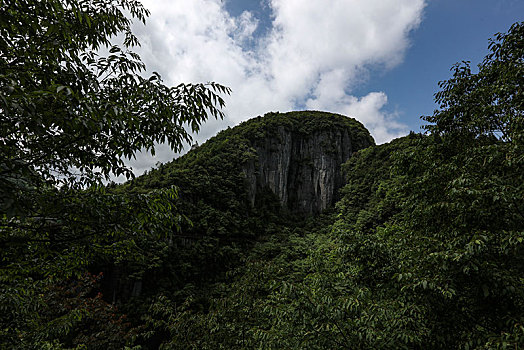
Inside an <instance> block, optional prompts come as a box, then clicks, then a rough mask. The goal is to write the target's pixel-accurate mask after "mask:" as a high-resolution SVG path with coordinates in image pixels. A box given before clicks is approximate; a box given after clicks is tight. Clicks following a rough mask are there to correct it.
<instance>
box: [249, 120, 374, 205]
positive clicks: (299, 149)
mask: <svg viewBox="0 0 524 350" xmlns="http://www.w3.org/2000/svg"><path fill="white" fill-rule="evenodd" d="M263 119H266V120H265V122H261V118H258V120H256V119H255V121H248V122H247V123H257V124H258V127H257V128H256V130H253V131H254V132H253V133H251V134H247V135H246V136H247V137H248V139H249V143H250V145H249V146H250V147H251V149H252V151H253V152H252V154H253V157H251V158H250V159H248V160H247V161H246V163H245V164H244V165H243V172H244V174H245V178H246V183H247V190H248V197H249V200H250V202H251V204H252V205H254V203H255V201H256V197H257V195H258V193H259V192H260V191H261V190H264V189H269V190H271V191H272V192H273V193H274V194H276V195H277V196H278V198H279V199H280V203H281V204H282V206H284V207H286V208H288V209H289V210H290V211H292V212H298V213H305V214H314V213H319V212H321V211H322V210H324V209H326V208H328V207H330V206H332V205H333V204H334V203H335V200H336V199H337V198H336V197H337V191H338V189H340V187H342V185H343V181H344V179H343V177H342V174H341V171H340V166H341V164H342V163H344V162H346V161H347V160H348V159H349V158H350V157H351V155H352V153H353V152H356V151H357V150H359V149H362V148H365V147H368V146H370V145H372V144H374V141H373V139H372V138H371V136H370V135H369V133H368V132H367V130H366V129H365V128H364V127H363V126H362V124H360V123H358V122H357V121H356V120H354V119H351V118H348V117H345V116H342V115H337V114H331V113H325V112H316V111H304V112H290V113H284V114H278V113H270V114H266V115H265V116H264V118H263Z"/></svg>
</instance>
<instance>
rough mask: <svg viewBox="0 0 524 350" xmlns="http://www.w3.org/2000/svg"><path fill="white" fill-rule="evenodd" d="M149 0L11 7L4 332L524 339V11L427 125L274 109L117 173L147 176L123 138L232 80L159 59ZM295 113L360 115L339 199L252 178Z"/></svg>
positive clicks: (156, 338) (379, 341)
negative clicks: (147, 31)
mask: <svg viewBox="0 0 524 350" xmlns="http://www.w3.org/2000/svg"><path fill="white" fill-rule="evenodd" d="M127 16H131V17H127ZM145 16H147V11H146V10H145V9H144V8H143V7H142V6H141V5H140V4H139V3H137V2H135V1H128V0H119V1H114V2H104V1H101V2H93V1H82V0H67V1H65V0H51V1H45V2H40V1H29V0H16V1H15V0H13V1H4V2H3V6H2V7H1V8H0V33H1V35H0V68H1V69H0V93H1V95H0V97H1V101H0V103H1V105H0V113H1V120H0V130H1V142H0V151H1V154H2V157H1V158H0V199H1V203H0V208H1V213H0V214H1V216H0V249H1V254H2V255H1V261H0V348H6V349H122V348H125V347H127V348H129V349H156V348H162V349H251V348H261V349H337V348H340V349H342V348H362V349H399V348H400V349H402V348H404V349H427V348H430V349H450V348H451V349H453V348H460V349H504V348H509V349H518V348H520V347H522V346H524V200H523V199H524V171H523V169H524V145H523V141H524V120H523V93H522V79H523V77H524V45H523V43H524V23H516V24H514V25H513V26H512V27H511V28H510V29H509V30H508V32H507V33H500V34H497V35H496V36H495V37H494V38H493V39H492V40H491V41H490V44H489V49H490V53H489V54H488V55H487V56H486V58H485V60H484V61H483V62H482V63H480V64H479V66H478V71H477V72H473V70H472V69H471V68H470V64H469V63H468V62H463V63H460V64H457V65H455V66H453V68H452V77H451V78H450V79H449V80H446V81H444V82H441V83H440V88H441V90H440V91H439V92H438V93H437V94H436V96H435V98H436V101H437V103H438V104H439V109H438V110H437V111H435V112H434V114H433V115H431V116H425V117H423V119H424V120H426V121H427V122H428V124H427V126H426V130H427V133H426V134H424V135H421V134H415V133H411V134H410V135H408V136H405V137H402V138H399V139H396V140H393V141H392V142H390V143H387V144H383V145H379V146H375V145H373V140H372V139H371V137H370V136H369V133H368V132H367V130H365V128H364V127H363V126H362V125H361V124H360V123H358V122H356V121H355V120H353V119H351V118H346V117H342V116H336V115H332V114H329V113H323V112H307V111H304V112H294V113H288V114H280V113H269V114H268V115H266V116H264V117H257V118H253V119H252V120H250V121H247V122H245V123H243V124H241V125H239V126H237V127H235V128H231V129H228V130H224V131H223V132H221V133H219V134H218V135H217V136H215V137H214V138H212V139H210V140H209V141H208V142H206V143H205V144H203V145H201V146H198V147H195V148H194V149H193V150H191V151H190V152H189V153H188V154H187V155H185V156H183V157H181V158H179V159H177V160H174V161H173V162H170V163H166V164H161V165H160V166H158V168H157V169H153V170H151V171H150V172H148V173H147V174H145V175H143V176H141V177H139V178H136V179H132V180H130V181H128V182H127V183H125V184H123V185H116V184H111V185H108V186H103V185H102V180H103V179H104V178H105V179H107V178H108V177H109V176H110V175H111V174H128V175H130V176H131V173H130V169H128V168H126V167H125V165H124V163H123V161H122V159H123V158H122V157H130V156H133V155H134V154H135V153H136V152H137V151H138V150H140V149H141V148H146V149H150V150H152V149H153V147H154V145H155V142H159V141H167V142H168V143H170V144H171V146H172V147H173V149H175V150H176V149H179V147H180V145H181V143H182V142H183V141H184V140H188V139H189V137H190V136H189V134H188V133H187V131H186V130H188V129H185V128H184V126H186V127H187V126H189V129H192V130H193V131H198V129H199V127H200V125H201V123H203V122H204V121H205V120H206V119H207V118H208V116H214V117H218V118H220V117H221V116H222V112H221V107H222V106H223V100H222V99H221V97H220V95H221V94H222V95H223V94H227V93H229V90H228V89H227V88H225V87H223V86H221V85H218V84H214V83H211V84H209V85H188V84H182V85H179V86H177V87H168V86H165V85H164V84H163V83H162V81H161V79H160V77H159V76H158V75H153V76H152V77H151V78H149V79H146V78H143V76H142V75H141V72H142V70H143V68H144V67H143V64H142V63H141V61H140V59H139V57H138V56H136V55H135V54H134V53H132V52H131V51H130V50H131V49H132V47H133V45H136V44H137V41H136V38H135V37H134V36H133V34H132V33H131V31H130V20H131V19H132V18H135V19H138V20H141V21H143V20H144V18H145ZM118 33H120V34H122V35H124V37H125V42H124V46H123V47H117V46H113V45H112V44H111V42H110V38H111V37H112V36H113V35H115V34H118ZM102 46H105V47H107V48H108V49H109V52H110V53H109V55H108V56H107V57H104V56H98V55H97V54H96V53H95V52H97V49H98V48H100V47H102ZM286 128H288V129H290V130H294V132H297V133H299V134H300V133H301V134H303V135H311V134H314V133H318V132H320V131H322V130H332V129H337V128H339V129H340V128H348V130H350V132H349V134H350V139H351V142H352V147H354V153H352V154H351V157H350V158H349V160H348V161H347V162H346V163H345V164H344V165H343V166H342V172H343V173H344V176H345V177H344V185H343V187H342V188H341V189H340V191H339V194H338V199H339V200H338V202H337V203H336V205H335V207H333V208H331V209H328V210H326V211H324V212H323V213H322V214H319V215H315V216H313V215H305V214H304V213H296V212H293V211H292V210H288V209H289V208H286V207H285V206H284V205H282V200H281V198H279V197H278V195H277V194H275V193H273V192H272V191H271V190H270V189H269V190H268V188H266V190H265V191H262V190H261V191H258V192H257V196H256V197H254V198H255V200H254V201H253V202H251V201H250V200H249V192H248V189H247V188H246V186H247V184H246V171H245V169H246V167H245V166H246V162H249V161H252V160H253V159H257V158H256V154H257V152H258V151H257V148H256V147H255V146H256V145H258V144H259V143H257V142H259V141H260V140H266V139H267V138H268V137H270V138H275V137H276V138H277V139H278V137H279V130H282V129H286ZM282 145H284V142H282ZM370 145H371V146H370ZM324 146H326V147H325V149H326V150H327V152H329V147H328V146H329V145H324ZM324 146H322V147H324ZM368 146H369V147H368ZM310 164H314V163H313V162H307V164H306V165H308V166H309V165H310Z"/></svg>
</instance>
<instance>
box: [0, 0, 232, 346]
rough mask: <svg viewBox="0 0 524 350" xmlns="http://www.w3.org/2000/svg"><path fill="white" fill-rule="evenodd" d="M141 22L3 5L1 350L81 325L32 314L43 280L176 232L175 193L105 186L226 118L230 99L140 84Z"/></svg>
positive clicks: (120, 14)
mask: <svg viewBox="0 0 524 350" xmlns="http://www.w3.org/2000/svg"><path fill="white" fill-rule="evenodd" d="M147 15H148V11H147V10H146V9H145V8H144V7H143V6H142V5H141V4H140V3H139V2H138V1H134V0H116V1H90V0H50V1H36V0H5V1H2V2H1V6H0V114H1V118H0V133H1V134H0V154H1V158H0V201H1V202H0V215H1V216H0V220H1V221H0V246H1V249H2V261H1V263H0V269H1V279H0V299H1V305H2V307H1V312H0V313H1V314H2V315H1V316H0V320H1V321H2V322H1V323H2V327H1V330H0V338H1V339H2V340H1V342H0V343H1V344H2V345H1V346H2V347H4V346H7V347H10V348H12V347H15V346H20V347H22V348H27V347H45V346H47V345H49V344H50V343H49V344H48V343H47V341H48V339H52V337H51V338H49V337H48V336H47V335H46V334H45V332H44V331H48V330H50V329H51V328H53V326H52V325H53V324H54V325H59V324H60V323H61V322H62V323H63V327H64V328H63V329H62V328H61V327H62V326H57V327H58V328H57V329H62V330H63V331H64V332H65V333H67V329H68V327H70V322H72V320H73V319H80V318H82V316H81V315H79V314H75V313H74V312H72V311H71V312H68V313H66V314H62V313H58V314H57V318H53V317H46V315H45V312H41V311H39V308H40V307H42V305H43V304H42V303H43V299H42V298H43V297H42V295H44V294H45V293H44V291H45V290H46V288H48V286H49V283H50V282H49V281H50V280H53V279H54V280H56V279H62V278H64V277H68V276H77V275H78V274H79V273H84V271H85V266H86V264H88V263H89V262H90V261H93V259H94V257H95V256H97V257H98V259H101V257H103V256H105V257H106V259H110V260H112V261H118V260H119V259H120V260H121V259H124V258H125V257H126V256H127V257H128V258H130V256H134V255H136V254H135V253H136V247H137V246H138V245H140V240H143V239H144V237H146V236H149V237H158V236H159V235H160V236H165V235H166V232H167V231H169V230H171V229H173V227H176V225H177V224H178V216H177V214H176V210H175V209H174V207H173V205H172V201H173V198H174V196H175V195H176V191H175V189H173V188H172V189H169V188H167V189H164V190H162V191H157V192H154V193H149V194H146V195H133V196H130V195H127V194H122V193H120V194H117V193H109V192H108V191H107V190H106V189H104V187H103V186H102V185H103V183H102V181H103V180H109V179H110V178H111V176H118V175H125V176H126V177H127V178H131V177H133V173H132V171H131V169H130V168H129V167H127V166H126V165H125V163H124V160H125V159H126V158H132V157H134V156H135V155H136V153H137V152H138V151H141V150H146V151H149V152H151V153H153V154H154V149H155V145H156V144H157V143H159V142H165V143H168V144H169V145H170V146H171V148H172V149H173V150H174V151H178V150H180V149H181V147H182V145H183V142H188V141H190V140H191V133H192V132H198V131H199V128H200V125H201V124H202V122H204V121H205V120H206V119H207V118H208V116H213V117H216V118H222V117H223V112H222V111H221V108H222V107H223V106H224V101H223V99H222V97H221V96H220V95H221V94H228V93H229V92H230V90H229V88H227V87H224V86H222V85H219V84H216V83H207V84H180V85H177V86H174V87H170V86H167V85H165V84H164V83H163V81H162V79H161V77H160V75H159V74H158V73H153V74H152V75H151V76H150V77H146V75H145V74H146V71H145V65H144V64H143V62H142V61H141V60H140V57H139V56H138V55H137V54H136V53H134V52H133V51H132V49H133V47H134V46H136V45H139V42H138V40H137V38H136V37H135V36H134V35H133V33H132V31H131V23H132V21H133V20H137V21H140V22H143V23H145V19H146V17H147ZM118 41H122V44H120V45H117V44H114V42H118ZM130 259H132V258H130ZM55 311H56V310H55ZM48 316H49V315H48ZM46 322H50V323H49V324H48V323H46ZM68 322H69V323H68ZM67 324H69V326H67ZM46 327H47V328H46ZM46 344H47V345H46ZM55 345H56V344H55Z"/></svg>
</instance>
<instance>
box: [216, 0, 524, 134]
mask: <svg viewBox="0 0 524 350" xmlns="http://www.w3.org/2000/svg"><path fill="white" fill-rule="evenodd" d="M225 4H226V9H227V10H228V12H230V13H231V14H232V15H233V16H238V15H240V14H241V13H242V12H244V11H246V10H247V11H251V12H253V13H254V14H255V15H256V16H257V17H258V18H259V19H260V20H261V22H260V28H259V29H258V31H257V32H256V33H255V35H260V34H263V33H265V32H266V31H267V30H269V28H270V27H271V11H270V8H269V6H268V5H267V4H266V3H265V2H264V1H263V0H227V1H226V3H225ZM523 15H524V1H518V0H433V1H428V2H427V5H426V7H425V9H424V12H423V17H422V22H421V24H420V25H419V27H418V28H417V29H416V30H414V31H413V32H412V33H411V34H410V42H411V46H410V47H409V48H408V49H407V50H406V53H405V57H404V61H403V62H402V63H401V64H400V65H398V66H397V67H395V68H393V69H390V70H387V71H385V70H383V69H380V68H377V69H374V70H372V72H371V73H370V75H369V78H368V80H366V81H363V82H362V83H361V84H360V85H359V86H358V87H357V88H356V89H354V90H353V93H354V94H356V95H365V94H367V93H368V92H369V91H384V92H385V93H386V94H387V96H388V105H387V107H386V108H385V109H386V110H387V111H389V112H390V113H397V114H398V118H399V119H400V120H401V121H402V122H404V123H405V124H407V126H408V127H409V128H410V130H414V131H417V132H418V131H421V129H420V126H421V125H422V124H423V121H422V120H421V119H420V116H421V115H431V114H432V113H433V111H434V110H435V109H436V108H438V106H437V105H436V104H435V103H434V99H433V95H434V93H435V92H437V91H438V82H439V81H441V80H445V79H448V78H449V77H450V75H451V73H450V68H451V66H452V65H453V64H454V63H456V62H460V61H463V60H467V61H471V63H472V65H474V66H476V65H477V64H478V63H480V62H481V61H482V59H483V58H484V57H485V55H486V54H487V53H488V48H487V47H488V39H489V38H491V37H493V35H494V34H495V33H498V32H506V31H507V30H508V29H509V27H510V26H511V24H513V23H515V22H517V21H522V20H524V18H523V17H524V16H523Z"/></svg>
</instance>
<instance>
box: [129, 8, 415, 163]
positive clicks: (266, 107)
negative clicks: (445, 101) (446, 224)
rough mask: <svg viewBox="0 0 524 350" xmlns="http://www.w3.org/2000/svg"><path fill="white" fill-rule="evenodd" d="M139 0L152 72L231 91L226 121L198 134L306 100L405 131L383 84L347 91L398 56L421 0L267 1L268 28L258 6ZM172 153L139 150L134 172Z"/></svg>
mask: <svg viewBox="0 0 524 350" xmlns="http://www.w3.org/2000/svg"><path fill="white" fill-rule="evenodd" d="M143 3H144V5H145V6H146V7H147V8H148V9H150V10H151V16H150V17H149V18H148V20H147V25H146V26H145V27H144V26H142V25H139V24H137V25H135V27H134V31H135V33H136V34H137V35H138V37H139V39H140V41H141V43H142V47H141V48H139V49H138V50H137V51H138V52H139V53H140V55H141V57H142V59H143V61H144V62H145V63H146V65H147V67H148V70H149V71H157V72H159V73H160V74H161V75H162V76H163V78H164V80H165V81H166V83H168V84H172V85H174V84H177V83H180V82H206V81H216V82H219V83H221V84H224V85H227V86H229V87H231V88H232V89H233V93H232V95H231V96H230V97H227V98H226V103H227V107H226V114H227V118H226V120H225V121H209V122H208V123H206V125H204V128H203V130H202V133H201V134H200V135H198V137H197V139H199V140H203V139H206V138H208V137H210V136H212V135H214V134H215V133H216V132H217V131H218V130H220V129H222V128H224V127H226V126H227V125H234V124H237V123H239V122H240V121H242V120H245V119H247V118H250V117H253V116H256V115H259V114H264V113H266V112H268V111H282V112H284V111H289V110H293V109H305V108H308V109H319V110H326V111H331V112H338V113H343V114H346V115H350V116H352V117H354V118H356V119H358V120H360V121H362V122H363V123H364V124H365V125H366V127H367V128H368V129H369V130H370V132H371V133H372V135H373V136H374V137H375V139H376V140H377V142H378V143H381V142H385V141H389V140H391V139H392V138H394V137H396V136H399V135H401V134H404V133H405V132H406V131H407V128H406V126H404V125H402V124H400V123H399V122H397V121H396V120H395V116H394V115H392V114H390V113H387V112H385V111H384V106H385V105H386V103H387V96H386V95H385V94H384V93H383V92H379V91H372V92H369V94H367V95H366V96H353V95H352V94H351V92H352V89H353V88H354V87H355V86H357V85H358V84H359V83H361V82H362V81H363V80H365V79H366V73H367V71H368V69H370V68H373V69H377V68H378V69H390V68H392V67H394V66H395V65H397V64H399V63H400V62H402V58H403V55H404V53H405V51H406V49H407V48H408V47H409V33H410V31H412V30H413V29H415V28H416V27H417V26H418V25H419V23H420V21H421V17H422V12H423V9H424V6H425V1H424V0H368V1H358V0H331V1H325V0H308V1H302V0H270V1H269V2H267V3H266V4H265V5H267V6H268V8H269V9H270V11H271V23H272V26H271V27H270V28H265V29H266V30H263V31H257V27H258V26H259V25H260V24H259V23H260V21H259V19H258V18H256V16H255V15H254V13H251V12H247V11H245V12H243V13H242V14H241V15H239V16H236V17H234V16H231V14H230V13H229V12H228V11H227V10H226V7H225V4H224V2H223V1H221V0H191V1H186V0H147V1H143ZM257 33H264V34H263V35H260V34H257ZM253 34H256V35H254V36H253ZM171 158H172V153H171V152H170V151H169V150H168V149H167V148H165V147H161V148H160V149H159V152H158V155H157V157H156V159H149V160H147V159H148V158H147V157H146V156H144V155H140V156H139V157H138V159H137V161H134V162H133V166H134V167H135V168H137V171H138V172H140V169H138V168H149V167H150V166H151V165H153V164H154V162H156V161H158V160H160V161H166V160H169V159H171Z"/></svg>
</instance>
